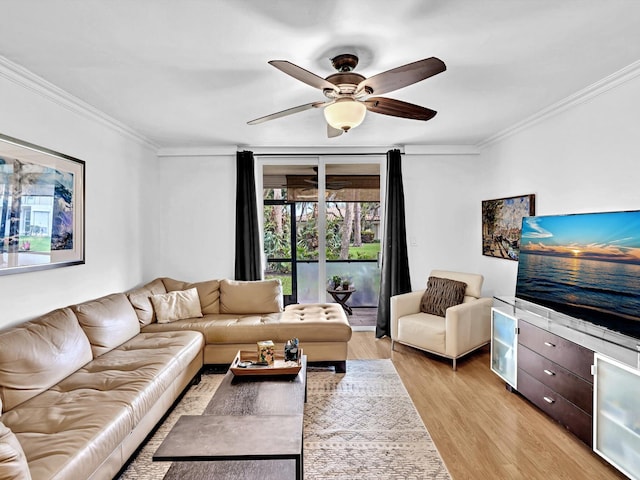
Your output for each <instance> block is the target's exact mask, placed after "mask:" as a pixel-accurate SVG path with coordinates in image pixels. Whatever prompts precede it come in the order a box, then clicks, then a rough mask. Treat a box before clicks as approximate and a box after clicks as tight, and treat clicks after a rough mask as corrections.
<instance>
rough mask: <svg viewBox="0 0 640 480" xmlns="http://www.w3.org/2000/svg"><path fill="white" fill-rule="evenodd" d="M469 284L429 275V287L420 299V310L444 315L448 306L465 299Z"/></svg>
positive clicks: (440, 315) (457, 303)
mask: <svg viewBox="0 0 640 480" xmlns="http://www.w3.org/2000/svg"><path fill="white" fill-rule="evenodd" d="M466 289H467V284H466V283H464V282H459V281H457V280H450V279H448V278H440V277H429V281H428V282H427V289H426V290H425V292H424V295H422V300H421V301H420V311H421V312H424V313H430V314H432V315H438V316H439V317H444V316H445V314H446V312H447V308H449V307H453V306H454V305H459V304H461V303H462V301H463V300H464V292H465V290H466Z"/></svg>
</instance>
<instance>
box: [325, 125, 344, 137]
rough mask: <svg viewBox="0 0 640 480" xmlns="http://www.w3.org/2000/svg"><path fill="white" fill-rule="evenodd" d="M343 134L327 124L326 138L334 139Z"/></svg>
mask: <svg viewBox="0 0 640 480" xmlns="http://www.w3.org/2000/svg"><path fill="white" fill-rule="evenodd" d="M343 133H344V132H343V131H342V130H341V129H339V128H333V127H332V126H331V125H329V124H328V123H327V137H328V138H334V137H339V136H340V135H342V134H343Z"/></svg>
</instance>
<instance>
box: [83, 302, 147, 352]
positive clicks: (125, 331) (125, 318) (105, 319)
mask: <svg viewBox="0 0 640 480" xmlns="http://www.w3.org/2000/svg"><path fill="white" fill-rule="evenodd" d="M71 308H72V309H73V311H74V312H75V313H76V316H77V317H78V321H79V322H80V326H81V327H82V329H83V330H84V332H85V333H86V334H87V337H88V338H89V342H90V343H91V351H92V352H93V356H94V357H99V356H100V355H103V354H104V353H106V352H108V351H109V350H112V349H114V348H115V347H117V346H119V345H122V344H123V343H124V342H126V341H127V340H129V339H130V338H133V337H134V336H136V335H137V334H139V333H140V323H139V322H138V316H137V315H136V312H135V310H134V309H133V306H132V305H131V303H130V302H129V300H127V297H126V295H125V294H124V293H113V294H111V295H106V296H104V297H101V298H97V299H95V300H90V301H88V302H84V303H80V304H78V305H74V306H72V307H71Z"/></svg>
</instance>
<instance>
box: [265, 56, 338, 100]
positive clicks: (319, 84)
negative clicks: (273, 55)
mask: <svg viewBox="0 0 640 480" xmlns="http://www.w3.org/2000/svg"><path fill="white" fill-rule="evenodd" d="M269 64H270V65H273V66H274V67H276V68H277V69H278V70H280V71H282V72H284V73H286V74H287V75H290V76H292V77H293V78H295V79H297V80H300V81H301V82H304V83H306V84H307V85H311V86H312V87H315V88H319V89H320V90H326V89H329V90H335V91H336V92H337V91H338V87H336V86H335V85H334V84H333V83H331V82H328V81H327V80H325V79H324V78H322V77H319V76H318V75H316V74H315V73H311V72H310V71H308V70H305V69H304V68H302V67H299V66H297V65H294V64H293V63H291V62H288V61H286V60H271V61H269Z"/></svg>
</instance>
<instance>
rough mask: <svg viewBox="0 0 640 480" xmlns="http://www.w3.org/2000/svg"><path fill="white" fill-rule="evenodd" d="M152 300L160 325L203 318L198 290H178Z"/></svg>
mask: <svg viewBox="0 0 640 480" xmlns="http://www.w3.org/2000/svg"><path fill="white" fill-rule="evenodd" d="M150 299H151V303H152V304H153V308H154V310H155V312H156V318H157V320H158V323H169V322H174V321H176V320H183V319H185V318H198V317H202V310H201V309H200V299H199V298H198V290H197V289H195V288H190V289H188V290H176V291H175V292H168V293H164V294H162V295H152V296H151V297H150Z"/></svg>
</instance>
